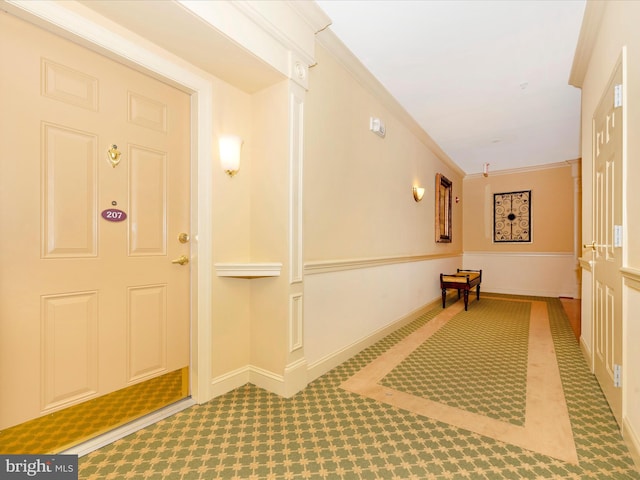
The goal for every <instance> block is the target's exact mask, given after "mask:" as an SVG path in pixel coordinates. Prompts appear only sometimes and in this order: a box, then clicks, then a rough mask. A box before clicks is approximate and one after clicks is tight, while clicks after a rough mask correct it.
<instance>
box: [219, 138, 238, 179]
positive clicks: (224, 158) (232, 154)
mask: <svg viewBox="0 0 640 480" xmlns="http://www.w3.org/2000/svg"><path fill="white" fill-rule="evenodd" d="M218 145H219V147H220V165H221V166H222V170H224V171H225V172H226V173H227V175H229V176H230V177H233V176H234V175H235V174H236V173H238V170H240V149H241V148H242V138H240V137H238V136H236V135H224V136H222V137H220V139H219V140H218Z"/></svg>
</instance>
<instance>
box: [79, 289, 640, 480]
mask: <svg viewBox="0 0 640 480" xmlns="http://www.w3.org/2000/svg"><path fill="white" fill-rule="evenodd" d="M499 297H501V298H503V299H504V300H523V301H524V302H522V303H525V304H526V303H527V302H528V301H531V302H533V301H536V302H544V304H545V306H546V310H547V312H548V315H547V316H548V331H549V335H550V338H551V341H552V346H553V351H554V353H555V357H556V363H557V368H558V376H559V379H560V381H561V387H562V390H563V393H564V397H565V400H566V409H567V412H568V417H569V419H570V424H571V430H572V435H573V440H574V443H575V449H576V453H577V462H567V461H563V460H560V459H558V458H554V457H553V456H550V455H544V454H541V453H538V452H535V451H532V450H530V449H527V448H523V447H520V446H517V445H513V444H510V443H508V442H504V441H501V440H497V439H495V438H492V437H491V436H488V435H485V434H481V433H477V432H475V431H472V430H469V429H466V428H461V427H459V426H455V425H452V424H450V423H447V422H443V421H441V420H437V419H434V418H431V417H429V416H425V415H421V414H418V413H414V412H412V411H411V410H407V409H405V408H399V407H397V406H394V405H391V404H389V403H388V402H384V401H378V400H375V399H373V398H369V397H367V396H365V395H362V394H359V393H354V392H350V391H347V390H345V389H344V388H342V385H343V384H344V383H345V382H347V381H348V380H350V379H351V378H353V377H354V376H356V375H357V374H358V373H359V372H361V371H362V370H364V369H365V368H366V367H367V366H368V365H370V364H372V363H375V361H376V360H377V359H378V358H380V357H381V356H384V355H385V354H386V353H387V352H389V351H392V350H393V349H394V348H396V347H397V346H399V345H401V344H402V342H403V341H405V340H406V339H407V338H410V337H411V336H412V334H414V333H415V332H418V331H419V330H420V329H421V328H423V327H425V326H427V325H428V324H429V323H430V322H432V321H437V318H436V317H438V315H440V314H441V313H442V311H443V310H442V308H440V307H438V308H434V309H433V310H432V311H429V312H428V313H426V314H424V315H422V316H421V317H420V318H418V319H416V320H415V321H413V322H411V323H409V324H408V325H406V326H404V327H402V328H399V329H398V330H396V331H395V332H393V333H391V334H390V335H388V336H386V337H385V338H383V339H382V340H380V341H378V342H376V343H375V344H374V345H372V346H371V347H369V348H366V349H365V350H363V351H362V352H360V353H359V354H357V355H355V356H354V357H353V358H351V359H350V360H348V361H346V362H345V363H343V364H342V365H340V366H338V367H336V368H334V369H333V370H331V371H330V372H328V373H327V374H325V375H323V376H322V377H320V378H318V379H317V380H315V381H314V382H312V383H310V384H309V385H308V386H307V388H305V389H304V390H303V391H301V392H299V393H298V394H296V395H294V396H293V397H291V398H288V399H287V398H282V397H279V396H277V395H275V394H271V393H269V392H266V391H265V390H262V389H260V388H257V387H255V386H254V385H251V384H247V385H245V386H243V387H240V388H238V389H235V390H233V391H231V392H229V393H227V394H224V395H221V396H220V397H217V398H215V399H213V400H211V401H210V402H207V403H206V404H203V405H195V406H193V407H190V408H188V409H186V410H183V411H181V412H179V413H177V414H175V415H173V416H171V417H169V418H167V419H165V420H162V421H160V422H158V423H157V424H154V425H152V426H149V427H147V428H144V429H142V430H140V431H138V432H136V433H134V434H131V435H129V436H128V437H125V438H123V439H121V440H118V441H117V442H115V443H113V444H111V445H108V446H106V447H103V448H101V449H99V450H96V451H94V452H92V453H90V454H88V455H86V456H84V457H81V458H80V459H79V478H81V479H128V478H129V479H169V480H172V479H176V480H178V479H185V480H186V479H242V480H246V479H278V480H279V479H363V480H364V479H403V480H404V479H420V480H423V479H434V480H435V479H490V480H492V479H496V480H497V479H616V480H620V479H640V473H638V471H637V470H636V468H635V466H634V464H633V462H632V460H631V458H630V455H629V452H628V450H627V448H626V446H625V444H624V442H623V440H622V438H621V436H620V432H619V429H618V426H617V424H616V422H615V419H614V418H613V415H612V414H611V411H610V409H609V407H608V405H607V403H606V400H605V399H604V396H603V395H602V392H601V391H600V388H599V386H598V383H597V381H596V380H595V378H594V376H593V375H592V374H591V373H590V372H589V369H588V367H587V365H586V362H585V361H584V358H583V356H582V352H581V351H580V348H579V345H578V343H577V342H576V339H575V336H574V334H573V332H572V330H571V327H570V325H569V322H568V319H567V317H566V314H565V313H564V311H563V309H562V306H561V303H560V301H559V300H558V299H555V298H543V297H535V298H534V297H515V296H506V295H501V296H499ZM483 303H485V298H484V297H483V298H482V299H481V301H480V302H473V303H472V304H471V305H470V306H469V312H471V310H472V309H474V308H477V307H479V306H480V305H482V304H483ZM486 303H489V302H486ZM532 304H533V303H532ZM456 305H457V304H452V305H449V306H448V307H447V309H446V310H450V309H451V308H452V307H456ZM500 315H506V316H508V315H510V314H508V313H504V312H503V313H502V314H500ZM496 318H498V317H497V316H496ZM503 320H504V318H502V317H500V321H503ZM509 328H510V327H509ZM506 329H507V327H505V330H506ZM498 330H501V329H500V328H499V329H498ZM521 334H522V333H521V332H520V333H516V335H521ZM465 336H466V334H465ZM452 339H453V340H455V339H456V337H455V336H453V337H452ZM520 341H521V340H516V342H520ZM452 348H454V347H453V346H452ZM465 348H468V347H465ZM460 349H461V348H460V347H458V350H460ZM453 354H455V351H454V352H452V355H453ZM519 355H520V354H519V353H518V352H512V353H509V356H513V358H514V359H515V358H518V356H519ZM415 361H418V362H419V360H415V359H411V360H410V362H415ZM478 361H480V360H478ZM484 361H491V358H489V359H485V360H484ZM502 361H503V360H500V362H502ZM427 368H429V365H423V366H422V369H427ZM481 368H492V367H481ZM513 368H514V366H513V365H512V366H511V367H510V369H513ZM403 369H404V367H403ZM396 374H397V376H396ZM465 374H466V373H465ZM407 375H411V368H410V367H408V368H407V370H406V371H402V372H400V373H398V372H393V376H394V377H395V378H393V380H391V379H388V381H389V382H392V383H393V384H396V383H398V382H399V383H401V384H407V383H408V377H407ZM403 377H404V378H403ZM385 381H386V380H385ZM425 381H427V382H428V381H430V380H425V379H424V378H423V377H421V378H420V380H419V382H422V383H423V384H424V382H425ZM513 383H514V385H521V383H522V381H521V379H520V380H519V379H515V378H514V379H513ZM474 388H476V394H478V395H485V394H484V393H478V392H481V390H482V389H481V388H479V387H474ZM487 388H488V387H487ZM492 389H497V390H499V391H500V393H497V394H496V393H495V392H491V393H487V394H486V396H487V397H491V400H488V401H487V404H495V405H501V404H502V403H505V401H504V400H503V396H504V395H505V391H506V390H509V388H506V389H505V388H504V385H502V384H497V385H493V387H492ZM516 389H517V390H518V389H519V387H516ZM422 394H423V393H421V395H422ZM443 395H444V394H442V393H438V398H443V397H442V396H443ZM456 395H457V394H456V393H455V392H454V393H447V396H456ZM518 395H520V394H518ZM506 396H507V397H508V396H510V394H506ZM514 398H515V394H514ZM520 402H521V401H520ZM454 403H455V404H456V405H455V408H460V409H461V411H463V410H462V409H464V408H468V404H469V401H467V400H455V401H454ZM482 409H486V406H483V407H482ZM496 410H497V411H499V413H497V415H498V416H499V417H501V418H500V419H501V420H505V419H506V418H507V417H509V418H514V419H515V418H516V417H519V416H520V415H521V413H518V412H521V411H522V404H521V403H520V406H518V407H514V411H516V412H515V414H514V413H512V412H509V413H507V409H505V408H504V407H500V406H498V407H496ZM479 413H480V414H482V415H484V414H485V413H486V412H482V411H480V412H479ZM474 414H477V413H474ZM525 415H526V414H525ZM514 421H515V422H516V423H517V422H518V421H519V420H514ZM506 422H507V424H512V423H513V422H512V421H511V420H506Z"/></svg>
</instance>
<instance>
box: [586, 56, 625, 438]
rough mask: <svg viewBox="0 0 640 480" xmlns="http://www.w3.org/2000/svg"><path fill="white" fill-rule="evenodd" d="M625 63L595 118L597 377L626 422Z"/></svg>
mask: <svg viewBox="0 0 640 480" xmlns="http://www.w3.org/2000/svg"><path fill="white" fill-rule="evenodd" d="M622 80H623V75H622V60H620V61H619V62H618V63H617V64H616V67H615V70H614V72H613V74H612V76H611V79H610V80H609V84H608V85H607V88H606V89H605V91H604V94H603V96H602V98H601V100H600V103H599V105H598V108H597V109H596V111H595V114H594V116H593V159H594V166H593V168H594V171H593V179H594V196H593V198H594V210H593V243H592V249H593V260H594V262H595V263H594V267H593V275H594V292H593V298H594V319H593V320H594V321H593V328H594V332H593V341H594V346H593V347H594V348H593V350H594V359H593V360H594V371H595V375H596V378H597V379H598V382H599V383H600V386H601V388H602V391H603V392H604V394H605V396H606V398H607V401H608V402H609V405H610V407H611V410H612V412H613V414H614V416H615V418H616V420H617V422H618V424H619V425H620V424H621V421H622V388H621V372H622V276H621V274H620V268H621V267H622V243H621V240H622V235H621V232H622V163H623V162H622V158H623V134H622V133H623V128H624V125H623V118H624V116H623V106H622V104H623V99H622V90H623V88H622Z"/></svg>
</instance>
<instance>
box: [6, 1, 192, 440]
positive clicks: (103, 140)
mask: <svg viewBox="0 0 640 480" xmlns="http://www.w3.org/2000/svg"><path fill="white" fill-rule="evenodd" d="M0 45H1V46H0V61H1V67H0V68H1V69H2V73H1V74H0V82H1V84H0V109H1V112H2V113H1V120H0V122H1V123H0V145H2V148H1V149H0V179H1V180H0V182H1V183H0V187H1V190H0V215H1V217H0V222H1V223H0V225H1V226H2V235H0V261H1V266H2V270H1V274H0V384H1V385H2V388H1V389H0V430H1V429H3V428H7V427H10V426H12V425H15V424H18V423H22V422H24V421H26V420H29V419H33V418H36V417H39V416H42V415H45V414H47V413H50V412H53V411H57V410H60V409H63V408H65V407H67V406H70V405H74V404H78V403H81V402H84V401H86V400H89V399H92V398H95V397H99V396H102V395H104V394H107V393H109V392H113V391H116V390H120V389H122V388H124V387H127V386H130V385H134V384H138V383H140V382H143V381H145V380H148V379H150V378H154V377H158V376H160V375H163V374H165V373H168V372H173V371H176V370H180V369H183V368H184V367H188V365H189V327H190V324H189V291H190V285H189V279H190V275H189V269H190V265H189V264H188V263H187V264H185V265H180V264H178V263H172V261H173V260H175V259H178V258H179V257H181V256H183V255H184V256H185V258H186V259H187V260H188V258H189V251H190V247H189V243H188V241H183V242H180V241H179V239H178V237H179V234H180V233H182V232H188V228H189V209H190V205H189V199H190V193H189V155H190V151H189V148H190V143H189V142H190V140H189V137H190V135H189V130H190V125H189V122H190V111H189V109H190V106H189V103H190V102H189V96H188V95H187V94H185V93H184V92H181V91H179V90H177V89H175V88H174V87H172V86H169V85H167V84H165V83H162V82H160V81H158V80H155V79H152V78H150V77H148V76H146V75H144V74H141V73H139V72H136V71H134V70H132V69H130V68H128V67H126V66H124V65H122V64H120V63H117V62H115V61H112V60H110V59H107V58H105V57H103V56H101V55H99V54H96V53H94V52H92V51H90V50H88V49H85V48H83V47H80V46H78V45H76V44H74V43H71V42H69V41H67V40H64V39H62V38H60V37H57V36H55V35H52V34H50V33H47V32H45V31H43V30H41V29H39V28H36V27H34V26H33V25H31V24H29V23H26V22H23V21H21V20H18V19H16V18H14V17H12V16H10V15H8V14H4V13H0ZM114 145H115V147H114ZM110 149H113V150H112V155H110V154H109V153H108V151H109V150H110ZM116 150H117V151H118V152H120V155H119V156H118V154H117V153H116ZM116 161H119V163H117V164H116ZM125 217H126V218H125ZM183 240H186V239H184V238H183Z"/></svg>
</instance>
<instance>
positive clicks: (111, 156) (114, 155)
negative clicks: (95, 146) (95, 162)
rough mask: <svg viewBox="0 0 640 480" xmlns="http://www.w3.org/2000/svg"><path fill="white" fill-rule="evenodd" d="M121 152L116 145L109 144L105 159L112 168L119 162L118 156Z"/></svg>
mask: <svg viewBox="0 0 640 480" xmlns="http://www.w3.org/2000/svg"><path fill="white" fill-rule="evenodd" d="M121 155H122V153H121V152H120V151H119V150H118V146H117V145H111V148H110V149H109V150H108V151H107V160H109V163H110V164H111V166H112V167H113V168H116V165H118V164H119V163H120V156H121Z"/></svg>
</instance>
